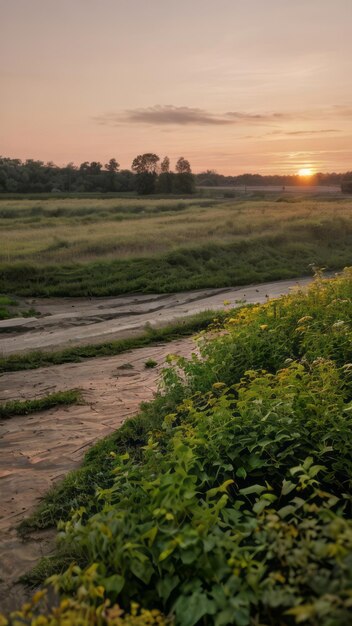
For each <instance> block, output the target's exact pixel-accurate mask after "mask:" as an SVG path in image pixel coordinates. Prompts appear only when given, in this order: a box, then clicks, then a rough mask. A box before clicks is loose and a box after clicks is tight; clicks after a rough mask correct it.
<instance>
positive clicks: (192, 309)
mask: <svg viewBox="0 0 352 626" xmlns="http://www.w3.org/2000/svg"><path fill="white" fill-rule="evenodd" d="M308 282H309V279H302V280H300V281H299V283H298V282H297V281H294V280H292V281H278V282H275V283H270V284H265V285H258V286H251V287H246V288H239V289H216V290H202V291H196V292H189V293H182V294H173V295H155V296H153V295H151V296H141V295H140V296H138V295H137V296H128V297H119V298H102V299H92V300H90V299H88V298H87V299H81V298H79V299H71V298H63V299H51V300H38V299H36V300H30V301H28V300H27V303H28V304H30V305H31V306H35V309H37V310H39V311H40V312H41V314H42V317H40V318H38V319H36V318H34V319H28V318H27V319H24V320H23V324H22V326H21V324H19V326H17V330H16V332H15V331H14V327H13V329H12V330H13V332H6V333H2V334H1V339H0V351H1V352H2V353H3V354H11V353H16V352H25V351H28V350H34V349H50V348H62V347H64V346H68V345H77V344H78V343H92V342H101V341H102V340H106V339H108V338H109V339H112V338H118V337H123V336H130V335H131V333H136V332H141V331H142V330H143V328H144V326H145V324H147V323H149V324H151V325H161V324H166V323H170V322H171V321H174V320H175V319H178V318H181V317H185V316H187V315H191V314H194V313H197V312H199V311H204V310H207V309H214V310H215V309H221V308H224V300H226V301H227V302H229V303H230V304H229V306H240V304H241V303H242V302H243V301H245V302H247V303H254V302H264V301H265V300H266V299H267V298H273V297H277V296H279V295H281V294H285V293H288V292H289V290H290V289H292V288H294V287H296V286H297V285H298V284H299V285H300V286H304V285H306V284H307V283H308ZM5 322H6V323H7V325H8V326H7V328H8V329H11V320H10V321H9V320H5ZM16 323H18V320H16ZM195 350H196V346H195V343H194V341H193V340H192V339H191V338H189V339H182V340H179V341H174V342H170V343H168V344H167V345H158V346H150V347H147V348H140V349H137V350H131V351H130V352H126V353H124V354H121V355H119V356H115V357H105V358H96V359H90V360H87V361H85V362H83V363H74V364H63V365H56V366H51V367H47V368H40V369H36V370H29V371H24V372H12V373H7V374H3V375H2V376H1V377H0V401H2V402H5V401H8V400H15V399H16V400H18V399H32V398H36V397H41V396H45V395H47V394H49V393H54V392H55V391H64V390H66V389H72V388H79V389H81V390H82V395H83V399H84V404H82V405H75V406H71V407H57V408H55V409H51V410H48V411H43V412H41V413H36V414H33V415H28V416H17V417H12V418H10V419H8V420H3V421H1V422H0V486H1V498H0V533H1V535H0V536H1V539H0V610H3V611H6V610H10V609H13V608H14V607H18V606H19V604H20V603H21V601H22V600H24V599H25V598H26V596H27V595H28V591H26V590H25V589H24V588H23V587H22V586H21V585H15V582H16V580H17V579H18V577H19V576H20V575H21V574H23V573H24V572H26V571H28V570H29V569H30V568H31V567H33V566H34V564H35V563H36V562H37V560H38V559H39V558H40V557H41V556H43V555H45V554H48V553H50V551H51V550H52V549H53V538H54V535H55V533H54V532H52V531H49V532H48V531H46V532H44V533H36V534H35V535H34V536H33V538H32V539H31V540H27V541H25V542H23V541H22V540H21V538H20V537H19V536H18V535H17V533H16V526H17V525H18V524H19V522H20V521H21V520H22V519H23V518H24V517H26V516H27V515H28V514H29V513H30V512H31V511H33V509H34V508H35V506H36V505H37V504H38V502H39V500H40V498H41V497H42V496H43V495H44V494H45V493H46V492H47V491H48V489H50V487H52V486H53V485H54V484H55V483H56V482H57V481H60V480H61V479H62V478H63V477H64V476H65V475H66V474H67V473H68V472H69V471H70V470H72V469H74V468H76V467H77V466H78V465H79V463H80V461H81V459H82V457H83V455H84V453H85V451H86V450H87V448H88V447H89V446H91V445H92V444H93V443H94V442H95V441H97V440H98V439H101V438H102V437H104V436H106V435H108V434H110V433H111V432H113V431H114V430H116V429H117V428H118V427H119V426H120V425H121V424H122V423H123V422H124V421H125V420H126V419H127V418H128V417H130V416H131V415H133V414H136V413H137V412H138V408H139V405H140V403H141V402H142V401H148V400H151V399H152V398H153V395H154V393H155V391H156V389H157V387H158V381H160V373H161V369H162V368H163V367H164V366H165V358H166V356H167V355H168V354H170V353H173V354H175V353H177V354H180V355H183V356H186V357H188V356H190V355H191V354H192V352H193V351H195ZM148 359H153V360H155V361H156V362H157V363H158V365H157V367H156V368H155V369H148V368H145V362H146V361H147V360H148ZM126 364H128V365H129V367H128V368H125V367H124V366H125V365H126Z"/></svg>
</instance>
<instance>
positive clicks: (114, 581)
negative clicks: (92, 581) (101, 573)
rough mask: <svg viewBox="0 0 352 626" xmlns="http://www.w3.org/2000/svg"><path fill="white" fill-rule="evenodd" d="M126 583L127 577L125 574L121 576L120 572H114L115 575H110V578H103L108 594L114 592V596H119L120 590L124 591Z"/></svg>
mask: <svg viewBox="0 0 352 626" xmlns="http://www.w3.org/2000/svg"><path fill="white" fill-rule="evenodd" d="M124 584H125V579H124V577H123V576H119V574H114V575H113V576H109V577H108V578H104V579H103V580H102V585H103V587H104V589H105V591H106V592H107V593H108V594H113V595H114V596H118V594H119V593H120V591H122V589H123V587H124Z"/></svg>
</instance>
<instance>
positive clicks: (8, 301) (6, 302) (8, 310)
mask: <svg viewBox="0 0 352 626" xmlns="http://www.w3.org/2000/svg"><path fill="white" fill-rule="evenodd" d="M16 305H17V302H16V300H14V299H13V298H9V297H8V296H0V320H7V319H9V318H10V317H13V316H14V315H13V307H14V306H16Z"/></svg>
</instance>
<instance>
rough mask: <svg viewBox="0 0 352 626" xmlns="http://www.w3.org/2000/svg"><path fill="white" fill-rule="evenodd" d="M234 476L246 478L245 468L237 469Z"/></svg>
mask: <svg viewBox="0 0 352 626" xmlns="http://www.w3.org/2000/svg"><path fill="white" fill-rule="evenodd" d="M236 476H238V478H246V476H247V472H246V470H245V468H244V467H239V468H238V470H237V472H236Z"/></svg>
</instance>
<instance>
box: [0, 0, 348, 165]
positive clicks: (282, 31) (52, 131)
mask: <svg viewBox="0 0 352 626" xmlns="http://www.w3.org/2000/svg"><path fill="white" fill-rule="evenodd" d="M0 16H1V18H0V19H1V21H0V93H1V97H0V154H2V156H8V157H12V158H21V159H27V158H34V159H40V160H43V161H53V162H54V163H56V164H57V165H63V164H66V163H68V162H74V163H76V164H79V163H81V162H83V161H92V160H98V161H101V162H102V163H106V161H107V160H109V159H110V158H112V157H115V158H116V159H117V160H118V162H119V163H120V164H121V166H122V167H123V168H129V167H130V165H131V162H132V159H133V158H134V157H135V156H136V155H137V154H140V153H143V152H156V153H157V154H159V155H160V156H161V157H163V156H164V155H169V157H170V159H171V163H172V164H173V163H174V162H175V160H176V159H177V158H178V157H179V156H184V157H186V158H188V159H189V160H190V162H191V165H192V168H193V170H194V171H195V172H199V171H203V170H205V169H215V170H216V171H218V172H220V173H223V174H241V173H244V172H252V173H254V172H258V173H262V174H271V173H287V174H295V173H297V171H298V170H299V169H302V168H311V169H312V170H313V171H323V172H328V171H330V172H331V171H336V172H343V171H347V170H352V80H351V77H352V36H351V24H352V0H178V1H177V2H174V1H172V0H0Z"/></svg>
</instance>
